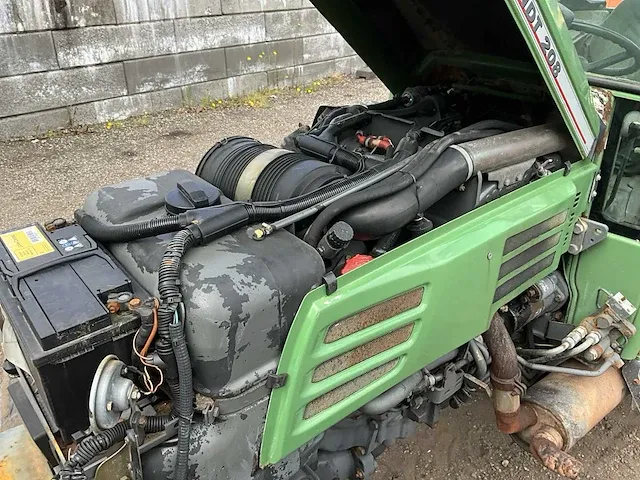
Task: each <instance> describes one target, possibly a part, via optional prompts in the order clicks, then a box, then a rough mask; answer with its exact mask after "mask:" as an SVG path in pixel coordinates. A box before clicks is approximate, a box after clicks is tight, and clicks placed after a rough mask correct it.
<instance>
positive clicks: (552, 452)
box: [482, 313, 627, 478]
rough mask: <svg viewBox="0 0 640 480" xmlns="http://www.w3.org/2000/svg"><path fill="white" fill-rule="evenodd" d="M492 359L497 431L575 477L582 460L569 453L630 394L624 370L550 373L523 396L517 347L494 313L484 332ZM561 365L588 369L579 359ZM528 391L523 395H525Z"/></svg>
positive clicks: (552, 466)
mask: <svg viewBox="0 0 640 480" xmlns="http://www.w3.org/2000/svg"><path fill="white" fill-rule="evenodd" d="M482 338H484V341H485V343H486V344H487V348H488V349H489V353H490V354H491V357H492V359H493V360H492V363H491V384H492V386H493V409H494V411H495V414H496V423H497V425H498V429H499V430H500V431H501V432H503V433H507V434H516V436H517V438H518V439H519V440H520V441H521V442H522V443H524V444H526V445H528V446H529V450H530V451H531V453H532V454H533V455H534V456H535V457H536V458H537V459H538V460H539V461H540V462H541V463H542V464H543V465H544V466H545V467H547V468H548V469H550V470H553V471H554V472H556V473H559V474H560V475H563V476H565V477H568V478H576V477H577V476H578V474H579V473H580V471H581V469H582V464H581V463H580V462H579V461H578V460H577V459H575V458H574V457H572V456H571V455H569V454H568V453H567V451H568V450H569V449H570V448H571V447H573V446H574V445H575V444H576V442H577V441H578V440H580V439H581V438H582V437H584V436H585V435H586V434H587V433H589V431H591V429H592V428H593V427H595V426H596V425H597V424H598V423H599V422H600V421H601V420H602V419H603V418H604V417H605V416H607V415H608V414H609V413H611V412H612V411H613V409H615V408H616V407H617V406H618V405H619V404H620V403H621V402H622V400H623V399H624V397H625V396H626V394H627V387H626V385H625V381H624V378H623V376H622V372H621V371H620V370H619V368H617V367H618V366H619V365H613V366H611V367H609V368H608V369H606V370H604V372H603V373H602V374H601V375H598V376H579V375H572V374H567V373H551V374H549V375H547V376H546V377H545V378H543V379H542V380H540V381H539V382H537V383H535V384H534V385H533V386H532V387H531V388H530V389H529V390H528V391H527V393H526V395H524V391H525V388H524V386H523V385H522V384H521V383H520V367H519V366H518V357H517V352H516V348H515V345H514V344H513V340H511V336H510V335H509V332H508V331H507V328H506V327H505V325H504V321H503V319H502V317H501V316H500V315H499V314H498V313H496V314H495V315H494V316H493V318H492V320H491V325H490V326H489V330H487V331H486V332H485V333H484V334H483V335H482ZM562 366H563V367H570V368H572V369H574V370H575V369H576V368H578V369H580V368H582V369H583V368H584V365H582V364H581V363H578V362H577V361H575V360H568V361H567V362H565V363H564V364H562ZM523 395H524V398H522V397H523Z"/></svg>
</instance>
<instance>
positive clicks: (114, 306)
mask: <svg viewBox="0 0 640 480" xmlns="http://www.w3.org/2000/svg"><path fill="white" fill-rule="evenodd" d="M107 310H109V313H118V312H119V311H120V304H119V303H118V301H117V300H109V301H107Z"/></svg>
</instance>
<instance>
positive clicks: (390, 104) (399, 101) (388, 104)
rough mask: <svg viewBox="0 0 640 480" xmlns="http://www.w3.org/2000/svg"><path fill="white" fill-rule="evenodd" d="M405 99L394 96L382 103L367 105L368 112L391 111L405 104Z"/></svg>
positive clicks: (400, 96)
mask: <svg viewBox="0 0 640 480" xmlns="http://www.w3.org/2000/svg"><path fill="white" fill-rule="evenodd" d="M406 101H407V99H406V98H405V97H403V96H402V95H396V96H394V97H393V98H390V99H389V100H385V101H384V102H379V103H372V104H371V105H367V108H368V109H369V110H391V109H392V108H396V107H400V106H402V105H404V104H405V102H406Z"/></svg>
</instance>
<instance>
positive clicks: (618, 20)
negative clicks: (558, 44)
mask: <svg viewBox="0 0 640 480" xmlns="http://www.w3.org/2000/svg"><path fill="white" fill-rule="evenodd" d="M560 8H561V10H562V13H563V16H564V18H565V21H566V23H567V27H568V28H569V31H570V32H571V35H572V39H573V42H574V45H575V47H576V51H577V52H578V56H579V58H580V61H581V62H582V66H583V68H584V69H585V71H586V72H587V73H588V74H590V75H597V76H604V77H609V78H616V79H626V80H632V81H634V82H638V83H639V84H640V0H622V1H621V0H562V1H561V3H560Z"/></svg>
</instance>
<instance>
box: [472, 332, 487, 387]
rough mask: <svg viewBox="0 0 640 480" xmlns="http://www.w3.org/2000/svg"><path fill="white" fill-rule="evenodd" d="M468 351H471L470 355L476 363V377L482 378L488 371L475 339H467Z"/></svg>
mask: <svg viewBox="0 0 640 480" xmlns="http://www.w3.org/2000/svg"><path fill="white" fill-rule="evenodd" d="M469 353H471V356H472V357H473V360H474V361H475V363H476V368H477V370H476V377H478V378H479V379H480V380H482V379H483V378H484V377H485V375H486V374H487V371H488V369H487V361H486V359H485V357H484V355H483V354H482V351H481V350H480V348H479V347H478V343H477V342H476V341H475V340H470V341H469Z"/></svg>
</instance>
